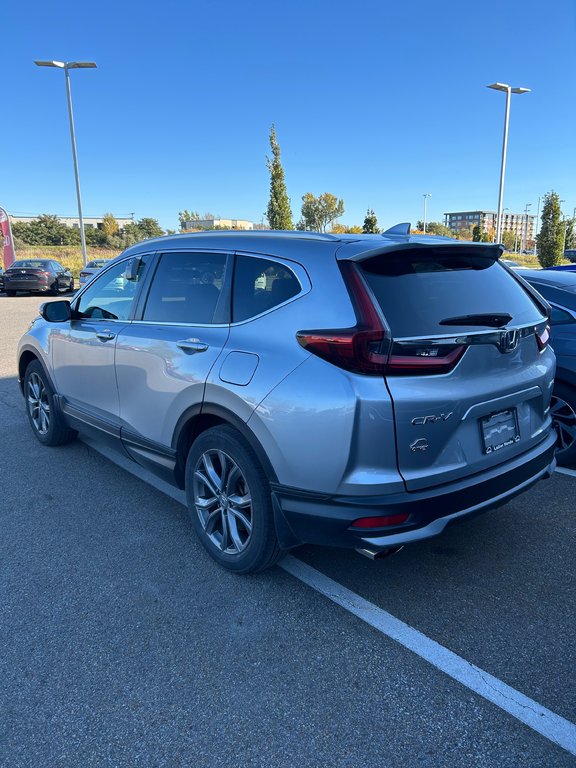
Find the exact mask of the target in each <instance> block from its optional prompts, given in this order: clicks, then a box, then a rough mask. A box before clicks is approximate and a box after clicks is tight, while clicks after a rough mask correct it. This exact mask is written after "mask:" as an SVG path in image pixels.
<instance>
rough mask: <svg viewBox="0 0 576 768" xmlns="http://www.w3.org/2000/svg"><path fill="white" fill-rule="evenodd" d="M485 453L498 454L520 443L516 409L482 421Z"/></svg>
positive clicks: (486, 417)
mask: <svg viewBox="0 0 576 768" xmlns="http://www.w3.org/2000/svg"><path fill="white" fill-rule="evenodd" d="M480 430H481V432H482V445H483V450H484V453H486V454H488V453H496V452H497V451H501V450H502V449H503V448H508V447H509V446H511V445H514V443H518V442H519V441H520V430H519V428H518V414H517V413H516V408H507V409H506V410H505V411H499V412H498V413H492V414H490V416H484V418H482V419H480Z"/></svg>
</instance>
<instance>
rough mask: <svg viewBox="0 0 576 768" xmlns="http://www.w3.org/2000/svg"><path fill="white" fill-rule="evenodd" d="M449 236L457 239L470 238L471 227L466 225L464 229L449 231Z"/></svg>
mask: <svg viewBox="0 0 576 768" xmlns="http://www.w3.org/2000/svg"><path fill="white" fill-rule="evenodd" d="M426 229H428V228H426ZM435 234H437V233H435ZM451 237H455V238H456V239H457V240H472V227H467V228H466V229H458V230H457V231H456V232H451Z"/></svg>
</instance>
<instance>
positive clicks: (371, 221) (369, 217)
mask: <svg viewBox="0 0 576 768" xmlns="http://www.w3.org/2000/svg"><path fill="white" fill-rule="evenodd" d="M362 232H363V233H364V234H365V235H370V234H378V233H379V232H380V230H379V229H378V219H377V218H376V214H375V213H374V211H373V210H372V208H368V210H367V211H366V216H365V218H364V224H362Z"/></svg>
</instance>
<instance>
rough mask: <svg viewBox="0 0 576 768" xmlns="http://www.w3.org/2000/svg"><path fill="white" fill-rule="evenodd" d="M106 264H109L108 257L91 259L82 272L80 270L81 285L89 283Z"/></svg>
mask: <svg viewBox="0 0 576 768" xmlns="http://www.w3.org/2000/svg"><path fill="white" fill-rule="evenodd" d="M105 264H108V259H92V261H89V262H88V264H86V266H85V267H84V269H83V270H82V272H80V285H84V283H87V282H88V280H90V279H91V278H92V276H93V275H94V274H96V272H98V270H99V269H102V267H103V266H104V265H105Z"/></svg>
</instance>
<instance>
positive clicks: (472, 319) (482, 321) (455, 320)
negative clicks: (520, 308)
mask: <svg viewBox="0 0 576 768" xmlns="http://www.w3.org/2000/svg"><path fill="white" fill-rule="evenodd" d="M510 320H512V315H509V314H507V313H506V312H502V314H495V313H486V314H485V315H482V314H479V315H459V316H458V317H447V318H446V319H445V320H440V325H487V326H488V327H489V328H502V327H503V326H505V325H507V324H508V323H509V322H510Z"/></svg>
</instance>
